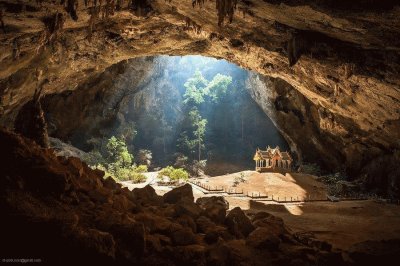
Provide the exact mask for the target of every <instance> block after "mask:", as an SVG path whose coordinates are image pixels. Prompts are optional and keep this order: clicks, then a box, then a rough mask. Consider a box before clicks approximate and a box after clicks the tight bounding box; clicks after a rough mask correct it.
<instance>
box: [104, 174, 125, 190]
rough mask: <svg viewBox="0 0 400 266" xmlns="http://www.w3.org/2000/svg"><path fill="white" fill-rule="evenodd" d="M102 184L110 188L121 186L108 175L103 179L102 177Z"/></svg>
mask: <svg viewBox="0 0 400 266" xmlns="http://www.w3.org/2000/svg"><path fill="white" fill-rule="evenodd" d="M103 186H104V187H106V188H109V189H112V190H115V189H118V188H120V187H121V185H119V184H118V183H117V182H115V180H114V179H113V178H112V177H111V176H109V177H107V178H105V179H103Z"/></svg>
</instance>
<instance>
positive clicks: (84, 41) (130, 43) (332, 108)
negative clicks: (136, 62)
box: [0, 0, 400, 196]
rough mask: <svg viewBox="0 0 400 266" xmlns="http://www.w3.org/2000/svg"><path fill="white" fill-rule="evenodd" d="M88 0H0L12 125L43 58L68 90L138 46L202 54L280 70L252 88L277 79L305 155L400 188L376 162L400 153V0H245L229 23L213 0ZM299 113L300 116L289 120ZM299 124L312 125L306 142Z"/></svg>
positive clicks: (6, 107)
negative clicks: (110, 2) (111, 2)
mask: <svg viewBox="0 0 400 266" xmlns="http://www.w3.org/2000/svg"><path fill="white" fill-rule="evenodd" d="M56 2H57V1H56ZM68 2H70V1H68ZM77 2H79V5H78V6H77V8H76V7H75V6H73V5H72V6H73V8H72V7H71V5H70V3H68V6H67V8H65V7H63V6H62V5H60V4H58V2H57V3H56V4H54V3H50V1H42V5H40V6H39V5H36V4H33V3H29V4H26V5H21V3H20V2H18V1H11V0H10V1H2V2H1V3H2V5H3V6H4V15H3V17H2V19H3V21H4V24H5V30H6V33H5V34H1V35H0V38H1V40H2V41H1V42H0V51H1V56H0V62H1V64H0V79H1V80H0V98H1V106H0V113H1V118H0V122H1V124H3V125H6V126H11V125H12V123H13V120H14V119H15V116H16V114H17V111H18V110H19V109H20V108H21V106H23V104H24V103H26V102H27V101H28V100H29V99H31V97H32V95H33V92H34V89H35V72H36V70H37V69H38V68H39V69H42V70H44V76H43V79H48V80H49V83H48V84H47V85H46V87H45V93H62V92H64V91H67V90H74V89H76V88H77V87H79V86H80V85H81V84H83V83H88V82H90V81H95V80H96V78H97V77H99V75H100V74H101V73H102V72H104V71H105V69H106V68H108V67H109V66H111V65H113V64H116V63H118V62H121V61H123V60H126V59H129V58H133V57H139V56H145V55H155V54H173V55H187V54H202V55H206V56H212V57H216V58H224V59H227V60H229V61H231V62H233V63H236V64H238V65H240V66H242V67H244V68H248V69H251V70H254V71H256V72H258V73H259V74H262V75H265V76H269V77H271V78H272V79H269V80H270V81H271V80H272V82H270V81H268V79H267V80H266V81H265V80H264V81H262V82H261V83H267V84H269V86H264V87H263V86H261V85H260V86H256V87H253V88H252V91H253V92H254V95H255V97H254V98H255V99H258V102H259V104H260V106H263V105H266V104H265V101H264V100H261V98H262V95H266V94H269V93H270V91H269V90H271V88H272V91H276V95H274V96H273V97H272V99H273V102H274V104H273V105H272V106H273V109H272V110H271V109H264V110H265V111H266V112H267V113H271V112H272V113H275V114H276V118H275V121H276V124H277V125H278V128H280V129H281V131H282V133H283V134H284V135H286V136H287V139H288V141H289V142H291V143H292V147H293V149H297V151H298V152H299V153H300V154H302V155H303V157H304V158H310V160H313V159H314V158H316V157H317V158H318V160H321V161H322V162H323V163H324V165H326V167H327V168H329V169H330V170H340V169H342V168H345V169H346V170H347V172H348V173H349V174H350V175H351V176H353V177H360V176H361V177H362V178H363V179H365V180H367V183H369V184H371V187H375V186H378V187H380V188H381V190H383V191H384V192H386V193H388V194H389V195H391V196H398V193H397V192H396V191H398V190H396V189H394V188H395V186H396V184H398V178H397V177H398V175H396V174H394V171H395V170H396V169H392V170H390V169H389V170H388V173H386V172H385V174H383V175H379V176H380V177H379V178H376V172H377V171H376V170H373V169H378V168H379V167H377V166H376V165H377V161H383V162H386V161H387V160H389V161H390V163H389V164H388V165H390V167H392V166H393V165H397V163H396V162H397V161H396V160H397V159H396V158H398V156H396V151H397V150H398V149H399V148H400V143H399V141H398V140H399V138H400V135H399V134H400V133H399V132H400V112H399V110H400V108H399V105H400V78H399V77H400V76H399V75H398V74H399V72H400V65H399V63H398V62H399V61H400V60H399V58H400V52H399V51H400V39H399V38H398V37H397V36H399V33H400V16H399V15H400V8H399V6H398V3H397V4H396V1H390V0H387V1H375V0H357V1H351V3H349V1H329V0H326V1H319V0H318V1H317V0H315V1H313V0H304V1H291V0H288V1H261V0H252V1H238V5H237V9H236V11H235V14H234V17H233V21H232V23H231V24H229V23H227V20H228V19H225V22H224V24H223V25H222V26H218V11H217V10H216V8H215V3H214V2H212V1H205V2H204V4H203V5H202V8H200V7H199V6H197V5H195V7H194V8H193V7H192V5H191V3H190V2H189V3H186V2H185V1H178V0H171V1H161V0H160V1H151V2H150V1H144V2H143V5H142V2H141V1H139V2H140V3H141V4H139V2H136V1H134V2H135V5H134V6H133V12H131V11H130V9H129V8H128V7H127V2H128V1H123V2H124V3H123V4H122V6H120V8H119V9H118V10H115V11H113V12H108V13H106V12H105V14H104V19H103V18H102V12H100V13H98V14H97V16H96V15H89V14H95V13H96V12H92V11H93V10H94V9H92V7H91V6H85V5H84V4H83V2H82V1H77ZM92 2H93V1H92ZM75 9H76V10H75ZM71 10H72V11H73V12H71ZM104 10H106V9H104ZM67 11H69V14H67ZM142 11H143V12H142ZM74 12H76V14H75V13H74ZM48 13H51V14H57V13H64V14H65V15H63V16H55V17H59V18H62V20H64V19H65V22H63V23H61V24H60V23H59V21H58V23H53V24H54V25H55V24H57V25H60V27H57V30H55V31H52V30H50V29H54V27H49V25H45V24H44V23H46V21H47V20H46V19H43V18H44V17H46V15H48ZM75 15H76V16H77V17H75ZM139 15H140V16H139ZM53 22H54V21H53ZM50 26H51V25H50ZM111 78H112V77H111ZM260 79H261V80H262V79H263V78H260ZM274 83H278V84H287V85H284V86H283V85H279V86H275V85H273V84H274ZM92 84H93V86H95V84H96V83H95V82H93V83H92ZM277 87H280V88H281V89H280V90H275V89H274V88H277ZM282 87H285V88H286V89H285V90H283V91H282ZM257 95H259V96H257ZM264 99H265V98H264ZM292 122H293V124H299V125H298V126H296V127H291V126H288V125H291V124H292ZM298 132H305V133H307V135H306V136H304V137H306V138H307V141H306V144H302V143H303V142H304V140H299V139H300V136H302V135H300V134H299V133H298ZM371 164H374V165H375V166H374V165H371ZM369 165H371V166H369ZM385 171H386V170H385Z"/></svg>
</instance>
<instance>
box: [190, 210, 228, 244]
mask: <svg viewBox="0 0 400 266" xmlns="http://www.w3.org/2000/svg"><path fill="white" fill-rule="evenodd" d="M196 224H197V230H198V231H199V232H202V233H204V234H205V238H204V240H205V241H206V242H207V243H209V244H211V243H214V242H217V241H218V239H219V238H222V239H224V240H231V239H233V238H234V237H233V236H232V235H231V234H230V233H229V231H228V229H227V228H226V227H223V226H220V225H216V224H215V223H213V222H212V221H211V220H210V219H209V218H207V217H205V216H200V217H199V218H198V219H197V220H196Z"/></svg>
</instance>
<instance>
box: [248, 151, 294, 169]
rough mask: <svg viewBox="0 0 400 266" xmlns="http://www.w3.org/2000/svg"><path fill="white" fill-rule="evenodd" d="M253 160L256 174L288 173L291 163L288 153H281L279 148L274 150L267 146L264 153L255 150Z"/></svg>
mask: <svg viewBox="0 0 400 266" xmlns="http://www.w3.org/2000/svg"><path fill="white" fill-rule="evenodd" d="M253 159H254V161H255V162H256V171H258V172H282V171H290V170H291V166H292V162H293V159H292V157H291V156H290V154H289V152H287V151H285V152H281V151H280V148H279V146H276V148H274V149H272V148H271V147H269V146H268V147H267V150H266V151H263V150H260V149H258V148H257V150H256V153H255V154H254V158H253Z"/></svg>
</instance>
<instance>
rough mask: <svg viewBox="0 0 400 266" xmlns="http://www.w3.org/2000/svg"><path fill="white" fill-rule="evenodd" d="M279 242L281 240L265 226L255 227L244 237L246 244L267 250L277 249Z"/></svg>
mask: <svg viewBox="0 0 400 266" xmlns="http://www.w3.org/2000/svg"><path fill="white" fill-rule="evenodd" d="M280 242H281V240H280V239H279V238H278V237H277V236H276V235H275V234H274V233H271V232H270V231H269V230H268V229H267V228H265V227H258V228H256V229H255V230H254V231H253V232H251V233H250V235H249V236H248V237H247V239H246V245H249V246H252V247H255V248H259V249H264V248H265V249H269V250H274V249H275V250H276V249H278V248H279V244H280Z"/></svg>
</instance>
